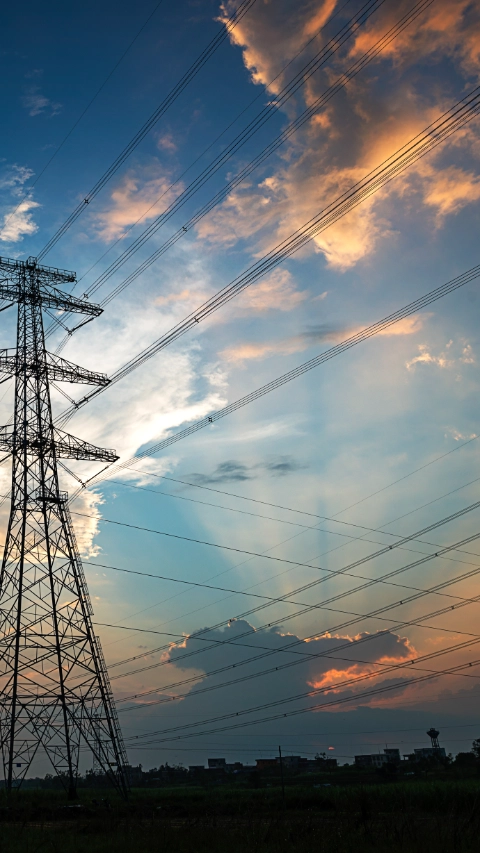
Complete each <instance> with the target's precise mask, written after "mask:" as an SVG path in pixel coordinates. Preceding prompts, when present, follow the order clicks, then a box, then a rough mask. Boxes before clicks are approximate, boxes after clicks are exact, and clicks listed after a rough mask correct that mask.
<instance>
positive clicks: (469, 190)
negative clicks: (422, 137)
mask: <svg viewBox="0 0 480 853" xmlns="http://www.w3.org/2000/svg"><path fill="white" fill-rule="evenodd" d="M423 174H424V178H425V188H424V197H423V200H424V203H425V204H426V205H428V206H429V207H434V208H435V209H436V219H437V224H438V226H440V225H442V223H443V220H444V219H445V217H446V216H449V215H453V214H455V213H458V212H459V211H460V210H462V208H463V207H465V206H466V205H467V204H472V203H473V202H476V201H478V200H479V199H480V177H479V176H478V175H475V174H474V173H473V172H466V171H465V170H463V169H459V168H457V167H455V166H450V167H449V168H448V169H444V170H443V171H442V172H440V174H438V173H436V172H435V170H434V169H432V167H431V166H429V165H428V164H427V168H426V169H425V171H424V173H423Z"/></svg>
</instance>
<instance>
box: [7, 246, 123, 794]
mask: <svg viewBox="0 0 480 853" xmlns="http://www.w3.org/2000/svg"><path fill="white" fill-rule="evenodd" d="M73 281H75V274H74V273H70V272H67V271H65V270H58V269H52V268H50V267H45V266H39V265H38V264H37V263H36V259H35V258H30V259H29V260H28V261H26V262H24V261H15V260H8V259H5V258H0V297H1V298H3V299H6V300H8V302H9V303H10V305H13V304H15V303H17V304H18V321H17V348H16V350H0V372H2V373H3V374H4V375H6V377H8V376H9V375H10V376H14V377H15V411H14V419H13V425H10V426H8V425H7V426H5V427H2V428H0V450H4V451H6V452H8V453H11V455H12V462H13V465H12V469H13V470H12V493H11V510H10V520H9V523H8V529H7V536H6V541H5V549H4V555H3V562H2V568H1V573H0V747H1V751H2V756H3V766H4V774H5V785H6V786H7V788H8V789H12V788H14V787H19V786H20V785H21V783H22V781H23V779H24V778H25V775H26V773H27V771H28V768H29V767H30V765H31V763H32V760H33V758H34V757H35V755H36V753H37V751H38V750H39V749H43V750H44V751H45V752H46V754H47V756H48V758H49V759H50V762H51V764H52V765H53V768H54V770H55V772H56V773H57V774H58V775H59V776H60V777H61V778H62V781H63V783H64V785H65V787H66V788H67V790H68V793H69V796H70V797H74V796H75V793H76V780H77V774H78V762H79V752H80V749H81V748H83V747H85V746H87V747H88V748H89V749H90V750H91V752H92V753H93V757H94V761H95V765H96V767H97V768H101V770H102V771H103V772H104V773H105V774H106V776H107V777H109V779H110V780H111V782H112V783H113V784H114V785H115V787H116V788H117V789H119V790H120V791H121V793H123V794H126V793H127V777H126V763H127V760H126V753H125V748H124V745H123V740H122V735H121V731H120V726H119V723H118V718H117V715H116V711H115V705H114V701H113V696H112V693H111V689H110V683H109V679H108V673H107V670H106V666H105V661H104V658H103V654H102V650H101V646H100V641H99V639H98V637H96V636H95V634H94V631H93V625H92V615H93V612H92V607H91V603H90V598H89V594H88V590H87V586H86V582H85V577H84V574H83V569H82V563H81V560H80V556H79V552H78V548H77V543H76V540H75V535H74V532H73V527H72V523H71V518H70V513H69V510H68V503H67V494H66V493H65V492H61V491H60V489H59V482H58V471H57V459H58V458H66V459H90V460H99V461H104V462H111V461H115V460H116V459H117V458H118V457H117V456H116V455H115V453H114V451H113V450H104V449H101V448H98V447H94V446H93V445H91V444H89V443H88V442H85V441H81V440H80V439H78V438H75V437H74V436H71V435H69V434H68V433H65V432H63V431H62V430H59V429H56V428H55V427H54V425H53V420H52V408H51V401H50V381H51V380H54V381H55V380H56V381H62V382H82V383H88V384H97V385H105V384H107V383H108V381H109V380H108V379H107V377H106V376H104V375H102V374H99V373H93V372H91V371H89V370H84V369H83V368H82V367H77V365H75V364H71V363H70V362H68V361H66V360H65V359H62V358H60V357H58V356H54V355H51V354H49V353H47V352H46V350H45V338H44V327H43V316H42V311H43V310H48V309H49V308H50V309H54V310H61V311H69V312H77V313H82V314H84V315H86V316H87V317H89V318H91V319H93V318H94V317H96V316H98V315H99V314H100V313H101V309H100V308H99V307H98V306H96V305H92V304H90V303H88V302H85V301H83V300H80V299H76V298H74V297H73V296H69V295H68V294H67V293H64V292H62V291H61V290H59V289H58V288H57V286H56V285H57V284H62V283H67V282H73ZM5 307H8V306H5Z"/></svg>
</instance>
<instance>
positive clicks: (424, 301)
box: [67, 264, 480, 499]
mask: <svg viewBox="0 0 480 853" xmlns="http://www.w3.org/2000/svg"><path fill="white" fill-rule="evenodd" d="M479 276H480V264H479V265H477V266H475V267H472V268H471V269H469V270H467V271H466V272H464V273H462V274H461V275H459V276H457V277H456V278H454V279H451V280H450V281H448V282H446V283H445V284H442V285H440V287H437V288H435V289H434V290H431V291H430V292H429V293H426V294H425V295H424V296H421V297H419V298H418V299H415V300H414V301H413V302H410V303H409V304H408V305H405V306H404V307H403V308H399V309H398V310H397V311H394V312H393V313H392V314H389V315H388V316H387V317H384V318H383V320H379V321H377V322H376V323H373V324H372V325H371V326H367V327H366V328H365V329H362V330H361V331H359V332H356V333H355V334H354V335H351V336H350V337H349V338H346V340H344V341H342V342H341V343H339V344H335V346H333V347H330V348H329V349H327V350H325V351H324V352H322V353H320V354H319V355H317V356H314V358H311V359H309V360H308V361H306V362H304V363H303V364H300V365H299V366H298V367H295V368H293V369H292V370H289V371H288V372H287V373H284V374H283V375H282V376H279V377H277V378H276V379H273V380H271V381H270V382H267V384H266V385H262V386H261V387H260V388H257V389H256V390H255V391H251V392H250V393H249V394H246V395H245V396H244V397H240V399H238V400H235V401H234V402H233V403H229V404H228V405H227V406H224V407H223V408H222V409H219V410H217V411H216V412H212V414H211V415H207V416H206V417H205V418H201V420H199V421H196V422H195V423H193V424H191V425H190V426H188V427H185V429H183V430H180V431H179V432H176V433H173V435H169V436H168V437H167V438H164V439H162V440H161V441H159V442H157V443H155V444H153V445H151V446H150V447H148V448H146V449H145V450H143V451H140V452H139V453H138V454H137V455H136V456H134V457H131V458H130V459H127V460H125V461H124V462H120V463H119V464H118V465H115V466H114V467H113V468H111V469H109V470H110V473H117V472H119V471H121V470H123V469H124V468H129V467H131V466H132V465H135V464H136V462H137V461H140V460H141V459H144V458H146V457H148V456H153V455H154V454H155V453H159V452H160V451H161V450H165V449H166V448H167V447H170V446H171V445H172V444H175V443H176V442H177V441H181V440H182V439H184V438H187V437H188V436H190V435H192V434H193V433H196V432H198V431H199V430H201V429H205V428H206V427H208V426H210V425H212V424H214V423H215V422H216V421H219V420H220V419H221V418H224V417H226V416H227V415H230V414H232V413H233V412H236V411H237V410H238V409H241V408H243V407H244V406H247V405H249V404H250V403H253V402H255V400H258V399H259V398H261V397H264V396H265V395H266V394H269V393H270V392H271V391H275V390H276V389H277V388H281V387H282V386H283V385H286V384H287V383H288V382H291V381H292V380H294V379H297V378H298V377H299V376H302V375H303V374H304V373H307V372H308V371H310V370H313V369H314V368H316V367H319V366H320V365H322V364H325V362H327V361H330V360H331V359H332V358H335V357H336V356H337V355H341V354H342V353H343V352H346V351H347V350H350V349H352V347H354V346H356V345H357V344H359V343H362V342H363V341H365V340H368V338H371V337H374V335H377V334H379V332H382V331H384V330H385V329H387V328H389V327H390V326H393V325H394V324H395V323H398V322H399V321H400V320H403V319H404V318H405V317H409V316H411V315H412V314H414V313H415V312H416V311H420V310H422V309H423V308H425V307H426V306H427V305H431V304H432V303H433V302H436V301H437V300H439V299H442V298H443V297H444V296H447V295H448V294H450V293H453V292H455V291H456V290H458V289H459V288H461V287H463V286H464V285H466V284H469V283H470V282H471V281H474V280H475V279H476V278H478V277H479ZM70 411H71V410H67V412H70ZM472 440H473V439H472ZM108 476H109V475H107V474H103V476H101V477H100V476H99V475H94V477H92V478H90V480H89V481H87V483H90V482H94V481H95V482H97V483H98V482H102V481H103V480H105V479H107V477H108ZM72 499H73V498H72Z"/></svg>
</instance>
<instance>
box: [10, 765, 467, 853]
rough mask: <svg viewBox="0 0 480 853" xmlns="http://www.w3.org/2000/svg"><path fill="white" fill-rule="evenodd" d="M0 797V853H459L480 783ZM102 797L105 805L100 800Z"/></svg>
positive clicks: (418, 782)
mask: <svg viewBox="0 0 480 853" xmlns="http://www.w3.org/2000/svg"><path fill="white" fill-rule="evenodd" d="M79 793H80V797H79V803H78V804H74V805H69V804H67V801H66V798H65V795H64V794H63V793H62V792H60V791H58V792H57V791H44V790H32V791H21V792H19V793H18V794H16V795H15V796H14V797H13V798H12V799H11V800H10V802H8V801H7V800H6V798H5V796H4V794H3V792H0V794H2V796H1V797H0V853H47V851H48V853H50V851H52V853H53V852H54V853H57V851H58V853H127V851H128V853H151V851H152V853H153V851H154V852H155V853H156V851H159V853H160V851H162V853H207V851H208V853H217V852H218V853H220V851H221V853H226V851H228V853H237V851H238V853H240V851H249V853H250V851H253V853H287V851H299V853H303V851H305V853H306V851H313V850H315V851H321V853H323V851H325V853H327V851H328V853H353V851H355V853H357V851H358V853H363V851H389V853H396V851H415V853H417V851H418V853H430V851H431V853H434V851H435V853H457V851H458V853H463V851H478V850H479V847H480V840H479V839H480V779H476V778H475V779H468V780H459V781H449V780H446V781H444V780H442V781H427V780H425V781H423V780H410V781H408V782H405V781H399V782H396V783H394V784H388V783H383V784H372V783H369V784H363V783H362V784H358V785H353V784H352V785H348V786H335V785H332V786H331V787H328V788H327V787H321V788H314V787H312V785H310V786H308V787H301V786H295V787H294V788H288V787H287V789H286V791H285V800H283V797H282V791H281V789H280V788H278V787H271V788H266V789H239V788H237V787H233V786H232V787H229V786H222V787H218V788H210V789H203V788H193V787H191V788H181V787H178V788H173V787H172V788H163V789H150V790H145V789H142V790H140V789H138V790H133V791H132V793H131V797H130V800H129V802H128V803H125V802H122V801H120V800H117V799H115V798H114V797H113V796H111V795H107V797H106V796H105V794H106V792H105V791H98V790H97V791H94V790H88V789H83V790H81V791H80V792H79ZM102 797H103V798H104V799H103V800H102Z"/></svg>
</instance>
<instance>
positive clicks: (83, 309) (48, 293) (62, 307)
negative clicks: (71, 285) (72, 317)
mask: <svg viewBox="0 0 480 853" xmlns="http://www.w3.org/2000/svg"><path fill="white" fill-rule="evenodd" d="M0 297H1V298H2V299H10V300H11V301H12V302H20V301H21V300H23V299H25V298H26V299H28V301H29V302H36V303H38V304H40V305H41V306H42V308H55V309H57V310H58V311H65V312H69V313H72V314H88V315H89V316H90V317H99V316H100V314H102V313H103V308H100V305H94V304H93V302H87V301H86V300H85V299H77V297H75V296H70V295H69V294H68V293H63V291H61V290H59V289H58V287H53V286H51V285H46V284H41V285H40V287H38V288H37V289H36V291H35V292H34V293H33V294H29V293H27V294H26V297H25V296H24V295H22V290H21V286H20V285H19V284H18V283H17V282H16V281H15V279H13V280H12V279H7V280H6V281H2V282H0Z"/></svg>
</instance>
